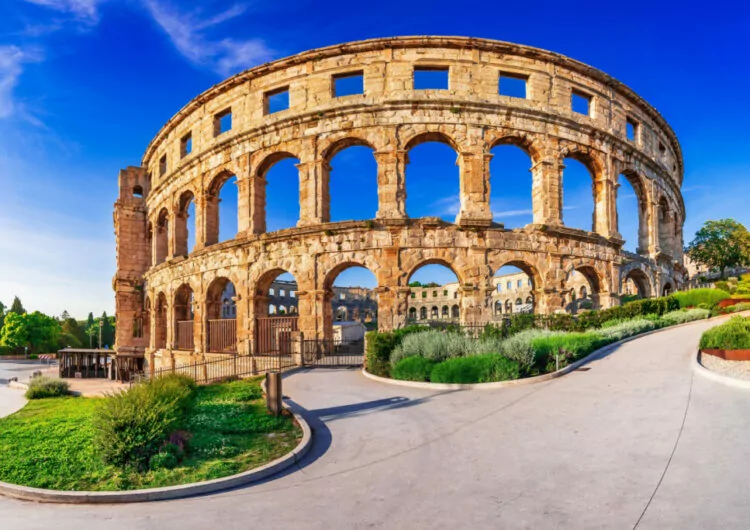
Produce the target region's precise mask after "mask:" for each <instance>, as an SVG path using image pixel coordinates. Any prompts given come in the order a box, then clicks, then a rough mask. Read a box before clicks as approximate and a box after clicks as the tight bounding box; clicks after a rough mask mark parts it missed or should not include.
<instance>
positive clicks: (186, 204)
mask: <svg viewBox="0 0 750 530" xmlns="http://www.w3.org/2000/svg"><path fill="white" fill-rule="evenodd" d="M190 219H193V224H192V226H191V224H190ZM191 228H192V229H191ZM193 248H195V196H194V195H193V192H192V191H185V192H183V193H182V195H180V199H179V201H177V214H176V215H175V254H176V255H178V256H186V255H187V254H189V253H190V252H192V251H193Z"/></svg>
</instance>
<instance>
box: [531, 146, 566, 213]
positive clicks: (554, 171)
mask: <svg viewBox="0 0 750 530" xmlns="http://www.w3.org/2000/svg"><path fill="white" fill-rule="evenodd" d="M564 169H565V165H563V164H562V163H561V162H560V161H558V160H557V159H554V158H546V159H543V160H540V161H539V162H537V163H536V164H534V165H533V166H532V167H531V175H532V179H531V201H532V207H533V210H534V224H541V225H550V226H560V225H562V224H563V218H562V203H563V196H562V172H563V170H564Z"/></svg>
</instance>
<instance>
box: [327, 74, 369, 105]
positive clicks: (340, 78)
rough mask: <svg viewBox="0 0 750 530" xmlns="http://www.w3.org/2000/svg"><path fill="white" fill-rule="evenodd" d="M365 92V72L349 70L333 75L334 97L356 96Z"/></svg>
mask: <svg viewBox="0 0 750 530" xmlns="http://www.w3.org/2000/svg"><path fill="white" fill-rule="evenodd" d="M364 93H365V76H364V73H363V72H361V71H360V72H348V73H346V74H338V75H335V76H333V97H335V98H340V97H342V96H355V95H358V94H364Z"/></svg>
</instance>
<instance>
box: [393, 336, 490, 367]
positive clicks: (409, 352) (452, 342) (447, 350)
mask: <svg viewBox="0 0 750 530" xmlns="http://www.w3.org/2000/svg"><path fill="white" fill-rule="evenodd" d="M499 344H500V341H499V340H497V339H484V340H481V339H475V338H473V337H467V336H465V335H462V334H460V333H446V332H442V331H434V330H430V331H422V332H420V333H414V334H411V335H407V336H406V337H404V339H403V341H402V342H401V344H400V345H399V346H397V347H396V349H394V350H393V353H392V354H391V365H393V366H395V365H396V364H398V362H399V361H400V360H401V359H405V358H406V357H413V356H415V355H418V356H420V357H424V358H425V359H429V360H431V361H433V362H436V363H439V362H441V361H444V360H446V359H450V358H452V357H465V356H467V355H475V354H477V353H491V352H493V351H497V350H498V348H499Z"/></svg>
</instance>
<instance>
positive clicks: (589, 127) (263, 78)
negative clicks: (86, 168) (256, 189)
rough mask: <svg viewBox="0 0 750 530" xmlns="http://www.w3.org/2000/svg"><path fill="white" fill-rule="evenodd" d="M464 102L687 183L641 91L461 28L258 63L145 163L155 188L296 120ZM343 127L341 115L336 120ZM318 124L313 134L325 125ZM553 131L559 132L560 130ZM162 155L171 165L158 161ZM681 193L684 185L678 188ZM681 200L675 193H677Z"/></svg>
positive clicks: (189, 112) (197, 103)
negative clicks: (542, 122)
mask: <svg viewBox="0 0 750 530" xmlns="http://www.w3.org/2000/svg"><path fill="white" fill-rule="evenodd" d="M415 66H417V67H419V66H423V67H424V66H432V67H448V68H449V89H448V90H439V91H438V90H416V91H415V90H413V88H412V86H413V85H412V79H413V78H412V75H413V70H414V67H415ZM357 71H361V72H363V74H364V94H362V95H354V96H345V97H335V96H334V94H333V90H332V85H333V79H334V78H335V77H336V76H338V75H341V74H346V73H351V72H357ZM501 72H503V73H509V74H518V75H523V76H528V82H527V98H526V99H522V98H511V97H507V96H501V95H499V92H498V80H499V75H500V73H501ZM285 87H288V90H289V103H290V106H289V109H288V110H284V111H281V112H277V113H274V114H267V109H266V108H265V107H266V105H265V95H266V94H268V93H269V92H273V91H275V90H279V89H283V88H285ZM573 91H577V92H581V93H584V94H586V95H589V96H591V97H592V112H591V115H590V116H584V115H580V114H577V113H575V112H573V111H572V110H571V102H570V100H571V93H572V92H573ZM450 99H453V100H456V101H460V102H461V103H462V104H464V105H473V106H475V107H476V108H477V109H481V111H482V112H488V111H489V112H492V111H493V109H494V111H496V112H497V113H498V114H500V113H503V112H505V111H507V110H508V109H512V110H515V111H518V112H520V113H524V112H526V113H528V114H529V115H537V116H541V115H545V119H546V121H547V123H548V127H552V128H554V129H558V128H559V129H561V130H563V131H564V130H574V129H580V130H585V131H591V132H589V133H588V136H591V135H594V136H595V135H596V134H598V133H601V136H602V137H610V138H612V139H619V140H621V141H622V142H624V144H625V145H627V146H628V148H629V149H633V150H635V151H638V152H639V153H641V154H642V155H643V156H645V157H648V158H649V159H650V160H653V161H654V162H656V163H657V165H658V166H659V167H661V168H662V169H663V172H664V173H665V174H667V175H669V176H670V177H671V180H672V181H673V185H674V189H675V190H679V187H680V185H681V183H682V175H683V164H682V153H681V151H680V146H679V143H678V141H677V138H676V136H675V134H674V132H673V131H672V129H671V128H670V126H669V125H668V124H667V122H666V121H665V120H664V118H663V117H662V116H661V115H660V114H659V113H658V112H657V111H656V110H655V109H654V108H653V107H652V106H650V105H649V104H648V103H646V102H645V101H644V100H643V99H642V98H640V97H639V96H638V95H637V94H635V92H633V91H632V90H631V89H629V88H628V87H627V86H625V85H624V84H622V83H620V82H619V81H617V80H615V79H614V78H612V77H610V76H609V75H607V74H605V73H603V72H601V71H599V70H596V69H594V68H592V67H590V66H587V65H585V64H583V63H580V62H578V61H575V60H573V59H570V58H567V57H565V56H562V55H559V54H556V53H552V52H548V51H545V50H540V49H537V48H531V47H528V46H521V45H517V44H512V43H507V42H500V41H492V40H486V39H474V38H465V37H398V38H386V39H373V40H367V41H360V42H352V43H346V44H341V45H338V46H331V47H326V48H321V49H317V50H311V51H308V52H304V53H301V54H298V55H295V56H292V57H289V58H286V59H281V60H278V61H274V62H272V63H268V64H265V65H261V66H258V67H256V68H252V69H250V70H247V71H245V72H243V73H240V74H237V75H235V76H233V77H231V78H229V79H227V80H226V81H224V82H222V83H220V84H218V85H216V86H214V87H212V88H211V89H209V90H207V91H206V92H204V93H203V94H201V95H200V96H198V97H197V98H195V99H194V100H193V101H191V102H190V103H188V104H187V105H186V106H185V107H184V108H183V109H182V110H180V111H179V112H178V113H177V114H176V115H175V116H174V117H173V118H172V119H171V120H170V121H169V122H168V123H167V124H166V125H165V126H164V127H163V128H162V130H161V131H160V132H159V133H158V134H157V136H156V138H155V139H154V140H153V141H152V142H151V144H150V145H149V146H148V148H147V150H146V153H145V155H144V158H143V167H145V168H147V171H148V173H150V175H151V176H152V187H158V186H159V184H160V183H161V182H163V181H165V180H168V179H169V177H170V175H171V174H173V173H174V172H176V171H179V170H180V169H181V168H182V167H183V166H186V165H188V164H189V163H190V162H191V161H194V160H195V158H196V157H206V156H211V153H213V152H218V150H219V149H226V148H227V147H228V146H229V147H231V146H232V145H235V144H236V143H238V142H240V141H241V140H245V139H247V138H251V137H253V136H255V135H258V134H260V133H261V131H262V132H263V133H265V134H266V135H267V134H268V132H269V130H270V131H273V130H274V129H275V128H276V129H282V128H285V127H288V126H290V125H295V126H300V125H301V126H300V131H299V133H300V134H301V135H304V134H305V127H304V124H305V123H310V122H311V120H316V119H318V118H322V117H324V116H328V115H330V114H332V113H337V114H345V113H346V112H347V109H351V110H352V111H354V112H363V111H366V110H367V109H369V110H370V111H372V110H373V109H377V110H379V111H381V112H387V111H388V110H389V109H390V108H394V109H395V108H401V107H403V105H408V104H416V105H419V104H422V103H424V104H430V102H431V101H435V102H445V101H446V100H450ZM228 108H231V112H232V121H233V126H232V129H231V130H230V131H228V132H226V133H223V134H220V135H216V134H215V118H216V115H217V114H218V113H220V112H222V111H223V110H224V109H228ZM627 119H632V120H634V121H635V122H637V123H638V124H639V131H638V135H637V138H636V139H635V141H628V140H627V138H626V120H627ZM337 123H338V126H339V127H341V126H344V125H345V124H346V121H345V120H343V121H342V120H340V119H339V120H338V121H337ZM320 132H321V131H320V130H319V129H317V128H316V129H315V130H314V131H311V134H319V133H320ZM554 132H556V133H557V132H558V131H557V130H555V131H554ZM188 133H189V134H191V135H192V144H193V149H192V153H191V154H189V155H187V156H181V139H182V138H183V137H184V136H185V135H186V134H188ZM164 155H166V160H167V167H166V170H163V169H160V167H159V164H160V160H161V159H162V157H163V156H164ZM677 195H679V194H677ZM678 200H679V199H678Z"/></svg>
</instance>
